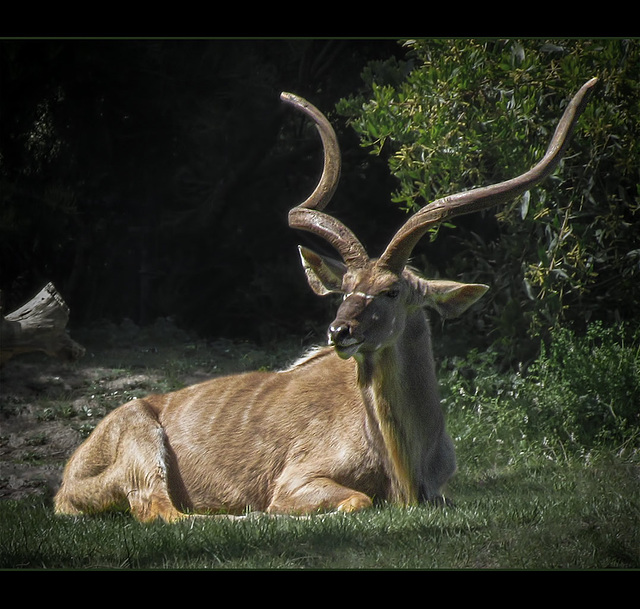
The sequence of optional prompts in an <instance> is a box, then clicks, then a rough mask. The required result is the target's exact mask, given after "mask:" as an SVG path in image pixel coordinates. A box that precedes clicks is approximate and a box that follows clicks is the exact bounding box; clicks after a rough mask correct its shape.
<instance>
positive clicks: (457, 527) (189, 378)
mask: <svg viewBox="0 0 640 609" xmlns="http://www.w3.org/2000/svg"><path fill="white" fill-rule="evenodd" d="M610 338H611V337H610ZM614 338H615V337H614ZM592 339H593V337H591V339H589V340H592ZM605 339H606V337H604V336H600V337H599V338H598V340H597V345H596V346H595V347H594V345H593V344H585V343H584V342H583V341H582V339H580V340H577V339H576V340H574V339H573V338H571V337H568V336H566V335H564V336H562V337H561V338H560V341H559V343H558V344H559V345H562V346H563V348H562V349H561V350H560V351H561V353H562V357H564V358H566V355H567V353H570V352H576V353H577V356H576V357H574V358H573V359H572V360H571V362H572V363H571V366H567V367H559V366H558V365H556V364H557V363H558V361H559V358H560V356H559V355H553V354H554V353H555V352H554V351H553V349H552V350H551V352H550V353H551V355H544V357H543V358H541V359H540V361H539V362H538V364H537V366H536V367H534V369H533V370H534V374H531V375H529V376H527V375H524V374H520V373H518V374H514V373H512V372H509V373H504V372H500V371H498V369H497V368H496V366H495V365H494V363H493V361H492V358H491V354H490V353H488V354H485V355H478V354H477V353H472V354H470V355H469V356H468V358H466V359H465V360H464V361H459V360H458V361H448V362H444V364H443V366H442V370H441V374H440V377H441V384H442V389H443V391H442V393H443V402H444V406H445V409H446V410H447V416H448V421H449V428H450V431H451V434H452V436H453V437H454V439H455V442H456V445H457V451H458V462H459V471H458V473H457V474H456V476H455V478H454V479H453V480H452V482H451V483H450V485H449V489H448V496H449V497H450V498H452V499H453V500H454V502H455V507H453V508H449V507H448V508H435V507H430V506H420V507H416V508H411V509H401V508H398V507H394V506H389V505H383V506H378V507H376V508H374V509H371V510H368V511H365V512H361V513H356V514H350V515H342V514H332V515H324V516H315V517H312V518H308V519H296V518H287V517H277V518H270V517H267V516H264V515H262V516H254V515H251V516H250V517H248V518H246V519H244V520H224V519H217V518H213V519H206V518H197V519H193V520H187V521H184V522H180V523H177V524H173V525H167V524H164V523H153V524H146V525H144V524H140V523H138V522H136V521H134V520H133V519H132V518H131V517H130V516H129V515H127V514H107V515H99V516H94V517H86V518H77V519H76V518H59V517H56V516H54V514H53V510H52V504H51V496H52V492H53V491H54V490H55V488H51V486H49V487H47V486H46V485H44V484H43V486H42V488H40V487H38V484H37V479H36V481H35V482H34V480H33V476H31V477H25V483H24V487H20V488H25V489H27V490H28V491H32V492H28V493H24V494H23V495H22V498H20V497H21V495H19V494H18V495H16V494H11V493H8V491H7V489H10V488H11V487H12V485H13V486H15V480H13V481H12V478H11V476H12V475H13V474H12V473H11V472H16V471H17V472H18V473H20V472H23V473H24V472H27V473H28V472H33V471H42V472H46V471H47V468H49V469H51V468H53V469H54V470H55V469H56V468H57V471H59V470H60V469H61V467H62V465H63V463H64V460H65V459H66V454H64V455H60V454H59V452H60V451H59V450H58V447H57V445H56V444H55V441H56V438H58V437H59V436H57V435H56V434H57V433H59V430H60V429H61V428H64V430H67V431H69V430H73V431H74V433H76V434H78V436H79V437H83V436H85V435H86V433H88V432H89V431H90V429H91V428H92V426H93V424H94V423H95V420H96V419H98V418H100V417H101V416H102V415H103V414H104V413H105V412H107V411H109V410H110V409H112V408H114V407H115V406H117V405H118V403H122V402H123V401H124V400H123V398H126V397H127V396H129V395H137V393H138V392H142V393H144V392H148V391H157V390H170V389H174V388H177V387H180V386H182V385H184V384H185V383H189V382H193V380H194V379H195V380H197V378H198V377H199V376H201V375H203V374H206V375H211V374H215V373H218V372H229V371H231V370H232V369H238V368H239V369H251V368H260V367H262V368H270V367H274V366H278V365H281V364H283V363H286V361H287V360H290V359H291V358H292V357H293V355H295V354H296V353H297V351H298V349H297V348H294V349H291V348H290V347H287V348H286V349H285V350H283V349H282V348H278V349H271V350H268V351H261V350H257V349H255V348H253V347H251V346H250V345H246V344H244V345H232V344H226V343H217V344H214V345H203V344H195V343H192V342H189V341H183V342H182V343H180V344H177V343H173V344H172V345H171V346H166V345H165V346H162V345H161V346H160V347H158V348H157V349H155V350H151V351H147V350H146V349H142V350H141V349H140V348H139V346H135V345H134V346H130V347H127V348H123V347H121V346H116V347H113V348H110V349H103V350H100V351H96V352H95V353H93V354H90V355H89V357H88V358H87V359H85V360H83V361H82V362H79V363H77V364H73V365H68V366H67V367H62V368H60V367H59V365H57V364H54V363H49V361H50V360H47V359H46V358H45V359H43V360H40V361H39V362H37V364H36V365H35V367H33V368H28V367H27V368H26V371H27V372H28V373H29V374H28V375H27V376H28V382H27V381H25V384H24V386H22V385H21V384H20V383H19V382H16V381H15V379H14V381H13V384H12V385H11V386H12V387H13V389H14V390H15V391H13V392H12V393H9V392H3V393H2V394H1V395H0V397H1V398H2V399H1V400H0V411H1V412H0V414H2V417H3V419H2V420H3V421H4V423H3V425H4V427H2V428H0V448H1V449H2V451H0V492H2V493H3V495H2V496H4V497H8V498H6V499H3V500H0V568H1V569H289V570H299V569H323V570H325V569H581V570H582V569H639V568H640V460H639V458H638V455H639V452H640V451H639V447H638V432H637V429H638V418H637V417H638V415H637V413H636V412H634V408H632V407H630V406H629V403H627V402H626V400H631V401H632V402H633V403H635V404H638V403H640V401H638V399H637V398H638V397H639V396H638V395H637V392H636V385H637V376H636V375H635V374H634V371H637V361H638V349H637V345H636V344H635V343H634V344H625V347H624V349H622V350H621V349H619V348H618V347H616V348H613V347H612V346H611V345H609V344H608V343H607V340H608V339H606V340H605ZM611 340H612V341H613V342H615V341H616V340H618V339H617V338H616V339H615V340H613V339H611ZM609 342H611V341H609ZM596 347H597V349H598V351H597V355H598V357H592V356H589V354H594V353H596V351H595V348H596ZM550 358H551V359H550ZM615 358H617V359H615ZM27 361H28V360H27ZM605 361H606V362H608V364H610V365H612V366H613V369H615V370H618V371H620V373H619V374H609V376H610V377H611V379H608V380H607V379H606V378H603V379H601V381H600V382H599V383H598V391H597V395H596V396H595V397H594V398H593V399H592V400H587V399H586V398H585V396H584V395H582V394H581V392H580V391H579V388H580V387H581V386H582V385H583V384H585V383H586V382H587V380H588V379H589V375H590V374H592V371H591V372H590V369H589V366H591V365H592V364H593V362H596V363H598V366H602V365H603V364H602V362H605ZM26 365H27V366H28V365H29V364H26ZM47 366H50V367H51V368H50V369H49V372H47ZM12 370H13V372H14V373H15V371H16V370H20V367H19V366H18V367H15V368H13V369H12ZM35 370H38V371H39V372H40V373H42V374H43V375H44V376H43V379H44V380H42V381H39V380H38V378H37V376H36V375H35V374H34V371H35ZM469 370H471V371H472V372H471V373H470V372H469ZM569 372H570V374H569ZM622 372H624V374H623V373H622ZM3 374H6V371H5V372H4V373H3ZM52 378H53V379H57V378H60V379H64V382H62V381H60V382H55V383H52V382H51V379H52ZM72 379H74V380H73V382H72ZM123 379H124V380H125V381H127V382H126V383H124V384H123ZM576 379H578V380H577V381H576ZM625 379H626V380H625ZM134 381H135V382H134ZM621 383H622V384H621ZM634 392H635V393H634ZM591 393H593V392H590V394H591ZM545 403H549V404H551V406H552V409H550V410H549V412H548V413H547V415H548V416H544V417H543V416H542V414H541V413H540V411H539V409H540V405H541V404H545ZM611 410H613V412H615V413H616V415H617V416H615V417H610V416H609V414H608V413H610V412H611ZM585 413H586V414H588V415H589V416H588V417H586V415H585ZM27 416H28V417H29V418H26V417H27ZM598 417H600V418H599V419H598ZM594 420H600V421H601V429H600V431H599V432H598V433H596V434H594V433H591V429H592V427H593V426H592V423H593V421H594ZM16 421H18V422H20V425H17V426H16V427H15V429H17V430H18V431H17V432H15V433H9V432H5V431H4V430H5V429H7V427H6V424H7V423H11V422H16ZM25 421H30V422H31V423H30V425H31V427H26V426H25V425H26V423H25ZM580 421H586V422H587V423H588V425H587V426H586V427H585V428H584V429H578V426H579V425H580ZM570 426H573V427H570ZM25 430H26V431H25ZM29 430H30V433H27V432H28V431H29ZM585 430H586V431H589V432H590V433H589V434H586V433H580V432H584V431H585ZM65 433H66V432H65ZM17 437H23V440H24V442H23V443H22V444H20V442H19V441H17V440H16V438H17ZM61 437H62V438H63V439H64V438H65V437H66V436H64V434H63V435H62V436H61ZM69 450H70V449H69ZM47 451H48V452H47ZM37 468H40V469H37ZM3 472H4V473H3Z"/></svg>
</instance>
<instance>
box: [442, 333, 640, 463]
mask: <svg viewBox="0 0 640 609" xmlns="http://www.w3.org/2000/svg"><path fill="white" fill-rule="evenodd" d="M498 358H499V356H498V354H497V352H496V350H488V351H483V352H481V351H478V350H474V351H472V352H470V353H469V354H468V356H466V357H465V358H453V359H449V360H445V361H443V363H442V366H441V368H442V369H441V374H440V377H441V386H442V396H443V403H444V405H445V407H446V408H447V410H448V417H449V427H450V430H451V433H452V435H453V436H454V438H455V440H456V443H457V445H458V448H459V449H460V450H461V451H462V452H464V453H465V454H466V455H467V458H468V457H469V456H470V457H471V458H472V459H474V460H486V459H489V460H508V461H510V462H514V461H517V460H518V459H519V458H520V457H525V456H526V457H530V456H531V455H532V454H539V455H544V456H547V457H553V458H559V457H569V456H586V455H589V454H591V452H592V451H594V450H596V451H597V450H598V449H599V448H605V447H606V448H608V449H611V448H613V449H615V450H617V451H618V453H619V454H620V455H621V456H624V457H626V458H637V457H638V456H640V331H638V330H637V329H636V330H632V329H631V328H630V327H628V326H626V325H623V324H618V325H615V326H610V327H607V326H604V325H603V324H601V323H600V322H594V323H593V324H590V325H589V327H588V330H587V332H586V333H585V334H581V335H580V334H577V333H574V332H571V331H569V330H567V329H562V328H560V329H556V330H554V331H553V333H552V338H551V342H550V345H549V346H548V347H545V348H543V350H542V353H541V355H540V356H539V357H538V359H537V360H536V361H535V362H534V363H533V365H532V366H531V368H530V369H529V370H528V371H526V372H525V371H523V370H519V371H517V372H513V371H507V372H501V371H500V369H499V366H498V365H497V362H498Z"/></svg>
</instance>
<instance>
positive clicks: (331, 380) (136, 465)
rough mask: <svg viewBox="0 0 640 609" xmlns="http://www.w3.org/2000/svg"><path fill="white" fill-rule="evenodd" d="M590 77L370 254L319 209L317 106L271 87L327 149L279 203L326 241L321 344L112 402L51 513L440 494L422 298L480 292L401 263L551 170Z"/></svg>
mask: <svg viewBox="0 0 640 609" xmlns="http://www.w3.org/2000/svg"><path fill="white" fill-rule="evenodd" d="M595 82H596V79H593V80H590V81H589V82H587V83H586V84H585V85H583V87H582V88H581V89H580V91H578V93H577V94H576V95H575V97H574V98H573V99H572V100H571V102H570V103H569V104H568V106H567V108H566V110H565V112H564V115H563V117H562V118H561V120H560V122H559V124H558V127H557V129H556V132H555V134H554V136H553V138H552V141H551V143H550V145H549V148H548V150H547V153H546V154H545V156H544V157H543V159H542V160H541V161H540V162H539V163H538V164H537V165H536V166H535V167H534V168H533V169H531V170H529V171H528V172H526V173H525V174H523V175H521V176H519V177H517V178H514V179H512V180H509V181H506V182H503V183H500V184H496V185H493V186H488V187H484V188H478V189H474V190H470V191H465V192H461V193H458V194H455V195H452V196H449V197H445V198H443V199H440V200H438V201H436V202H434V203H432V204H430V205H427V206H425V207H423V208H422V209H421V210H419V211H418V212H417V213H416V214H414V215H413V216H412V217H410V218H409V219H408V220H407V222H406V223H405V224H404V226H402V227H401V228H400V230H399V231H398V232H397V233H396V234H395V235H394V236H393V238H392V239H391V241H390V243H389V245H388V246H387V247H386V249H385V250H384V252H383V253H382V255H381V256H380V257H378V258H370V257H369V256H368V254H367V253H366V251H365V249H364V247H363V246H362V244H361V243H360V242H359V241H358V239H357V238H356V237H355V236H354V234H353V233H352V232H351V231H350V230H349V229H348V228H347V227H346V226H344V225H343V224H342V223H341V222H339V221H338V220H336V219H335V218H333V217H332V216H330V215H328V214H326V213H325V212H324V211H322V210H323V209H324V207H325V206H326V204H327V203H328V201H329V200H330V198H331V197H332V195H333V193H334V191H335V189H336V186H337V183H338V179H339V175H340V151H339V148H338V144H337V140H336V136H335V133H334V131H333V129H332V127H331V125H330V124H329V122H328V121H327V119H326V118H325V117H324V116H323V115H322V114H321V113H320V112H319V111H318V110H317V109H316V108H315V107H314V106H312V105H311V104H309V103H308V102H306V101H305V100H303V99H301V98H298V97H296V96H294V95H292V94H289V93H283V94H282V99H283V100H284V101H285V102H287V103H289V104H291V105H293V106H294V107H295V108H297V109H299V110H300V111H302V112H303V113H305V114H306V115H307V116H308V117H310V118H311V119H313V121H314V122H315V124H316V127H317V129H318V132H319V134H320V137H321V139H322V142H323V147H324V168H323V172H322V175H321V177H320V180H319V182H318V184H317V186H316V188H315V190H314V192H313V193H312V194H311V195H310V197H309V198H308V199H307V200H306V201H304V202H303V203H301V204H300V205H298V206H297V207H295V208H293V209H292V210H291V211H290V213H289V224H290V226H291V227H292V228H294V229H301V230H306V231H310V232H312V233H314V234H315V235H317V236H319V237H321V238H322V239H324V240H326V241H327V242H328V243H329V244H330V245H332V246H333V248H334V249H335V250H336V251H337V252H338V254H339V255H340V260H338V259H332V258H327V257H323V256H320V255H318V254H317V253H315V252H313V251H311V250H309V249H307V248H302V247H301V248H300V255H301V260H302V264H303V267H304V270H305V272H306V275H307V279H308V281H309V284H310V286H311V288H312V289H313V290H314V291H315V292H316V293H317V294H319V295H324V294H328V293H341V294H343V295H344V299H343V301H342V303H341V305H340V306H339V308H338V310H337V313H336V317H335V319H334V321H333V322H332V323H331V324H330V326H329V330H328V338H329V346H327V347H324V348H319V349H317V350H315V351H314V352H312V353H310V354H309V355H307V356H306V357H304V358H303V359H302V360H300V361H299V362H298V363H296V364H295V365H293V366H292V367H291V368H289V369H288V370H284V371H281V372H273V373H268V372H251V373H247V374H240V375H235V376H228V377H223V378H216V379H213V380H210V381H207V382H204V383H201V384H198V385H194V386H192V387H188V388H185V389H182V390H180V391H176V392H173V393H168V394H165V395H152V396H149V397H147V398H144V399H138V400H134V401H131V402H128V403H127V404H124V405H123V406H120V407H119V408H117V409H116V410H114V411H112V412H111V413H110V414H108V415H107V416H106V417H105V418H104V419H103V420H102V421H101V422H100V423H99V424H98V426H97V427H96V428H95V430H94V431H93V432H92V434H91V435H90V436H89V437H88V438H87V440H86V441H85V442H84V443H83V444H81V445H80V447H79V448H78V449H77V450H76V452H75V453H74V454H73V455H72V457H71V459H70V460H69V462H68V464H67V466H66V468H65V471H64V475H63V481H62V485H61V488H60V490H59V492H58V493H57V495H56V498H55V507H56V511H57V512H58V513H60V514H81V513H96V512H100V511H103V510H109V509H130V510H131V512H132V514H133V515H134V516H135V517H136V518H137V519H139V520H141V521H150V520H154V519H156V518H162V519H164V520H166V521H174V520H177V519H180V518H184V517H185V516H187V515H189V514H216V513H224V514H230V515H233V514H241V513H243V512H246V511H247V510H256V511H265V512H269V513H297V514H304V513H310V512H314V511H317V510H339V511H353V510H358V509H361V508H366V507H368V506H370V505H371V504H372V502H373V501H374V500H379V501H390V502H394V503H398V504H401V505H411V504H415V503H418V502H424V501H436V502H437V501H441V500H442V488H443V486H444V485H445V483H446V482H447V481H448V480H449V478H450V477H451V476H452V475H453V473H454V471H455V469H456V460H455V452H454V447H453V443H452V441H451V439H450V437H449V435H448V434H447V432H446V429H445V421H444V416H443V412H442V409H441V406H440V400H439V397H438V389H437V383H436V375H435V366H434V362H433V357H432V349H431V338H430V331H429V324H428V320H427V317H426V315H425V308H431V309H434V310H436V311H437V312H438V313H439V314H440V315H442V316H443V317H445V318H446V317H454V316H457V315H459V314H461V313H462V312H463V311H464V310H465V309H466V308H467V307H469V306H470V305H471V304H472V303H474V302H475V301H476V300H477V299H478V298H479V297H480V296H481V295H482V294H483V293H484V292H485V290H486V289H487V286H484V285H465V284H460V283H456V282H452V281H430V280H428V279H425V278H423V277H421V276H420V275H419V274H418V273H417V272H416V271H414V270H412V269H410V268H408V267H407V261H408V259H409V256H410V255H411V252H412V250H413V248H414V246H415V245H416V243H417V242H418V241H419V240H420V238H421V237H422V236H423V235H424V234H425V233H426V232H427V230H428V229H429V227H431V226H433V225H434V224H436V223H438V222H442V221H443V220H445V219H448V218H451V217H453V216H457V215H461V214H465V213H469V212H472V211H477V210H479V209H484V208H487V207H489V206H492V205H496V204H499V203H502V202H505V201H507V200H508V199H510V198H512V197H515V196H517V195H518V194H521V193H523V192H524V191H526V190H527V189H529V188H530V187H531V186H533V185H534V184H535V183H537V182H539V181H540V180H542V179H543V178H545V177H546V176H548V175H549V174H550V173H551V172H552V171H553V170H554V168H555V167H556V165H557V163H558V162H559V160H560V157H561V155H562V154H563V152H564V150H565V148H566V145H567V142H568V140H569V136H570V134H571V132H572V130H573V128H574V126H575V123H576V121H577V118H578V116H579V115H580V114H581V112H582V110H583V109H584V107H585V105H586V103H587V100H588V98H589V96H590V94H591V93H592V91H593V87H594V84H595Z"/></svg>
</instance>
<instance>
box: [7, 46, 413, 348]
mask: <svg viewBox="0 0 640 609" xmlns="http://www.w3.org/2000/svg"><path fill="white" fill-rule="evenodd" d="M401 52H402V51H401V48H400V47H399V46H398V45H397V44H396V42H395V41H392V40H371V41H366V40H363V41H348V40H3V41H0V77H1V79H2V80H1V83H0V87H1V88H0V91H1V94H0V95H1V97H0V103H1V106H0V121H1V123H0V128H1V129H0V160H1V166H0V185H1V188H0V196H1V208H0V244H1V245H0V247H1V251H0V260H1V265H2V266H1V275H0V289H1V290H2V292H3V298H4V310H5V312H6V311H8V310H11V309H12V308H13V307H15V306H17V305H19V304H21V303H22V302H24V301H25V300H27V299H28V298H29V297H30V296H32V294H33V293H35V292H36V291H37V290H38V289H39V288H40V287H41V285H42V284H44V283H46V282H47V281H53V282H54V283H55V284H56V286H57V287H58V288H59V289H60V291H61V292H62V294H63V295H64V297H65V299H66V301H67V302H68V303H69V305H70V306H71V309H72V320H71V323H72V324H85V323H88V322H91V321H95V320H101V319H112V320H116V321H119V320H121V319H123V318H131V319H133V320H134V321H135V322H137V323H139V324H141V325H144V324H146V323H149V322H151V321H153V320H154V319H155V318H157V317H167V316H172V317H174V318H175V319H176V320H177V322H178V323H179V324H180V325H182V326H183V327H186V328H189V329H193V330H196V331H198V332H200V333H202V334H207V335H215V336H243V337H248V338H253V339H260V338H277V337H279V336H282V335H284V334H286V333H291V332H295V333H296V334H298V335H300V334H302V332H304V331H305V328H307V324H310V323H320V324H323V323H325V322H326V317H327V316H326V314H325V313H324V307H326V303H324V302H323V301H319V299H317V298H315V297H314V296H313V295H312V294H311V293H310V290H309V289H308V287H307V286H306V283H305V281H304V279H303V277H302V273H301V270H300V267H299V264H298V260H297V251H296V244H297V243H298V241H299V240H300V239H303V240H306V239H307V238H308V237H306V236H305V235H296V234H294V233H293V231H291V230H290V229H289V228H288V226H287V220H286V214H287V211H288V209H289V208H290V207H292V206H293V205H295V204H296V203H297V202H298V201H299V200H300V199H301V198H303V197H304V196H305V195H306V194H307V193H308V192H309V191H310V189H311V188H312V187H313V185H314V183H315V180H317V177H318V174H319V171H320V168H321V145H320V140H319V138H318V137H317V134H316V133H315V129H313V127H312V126H310V125H309V124H307V122H305V121H304V120H303V119H301V117H300V116H298V115H296V114H295V113H294V112H292V111H291V110H290V109H287V108H286V107H284V105H283V104H282V103H281V102H280V100H279V94H280V92H281V91H282V90H290V91H294V92H296V93H298V94H300V95H303V96H305V97H307V98H308V99H309V100H311V101H313V103H315V104H316V105H317V106H318V107H319V108H321V109H322V110H323V111H325V112H327V113H328V114H331V110H332V108H333V107H334V106H335V104H336V102H337V101H338V99H340V98H341V97H342V96H344V95H346V94H348V93H349V92H350V91H352V90H353V89H354V87H357V86H358V84H359V82H360V77H359V75H360V72H361V70H362V68H363V66H364V65H365V64H366V62H367V61H369V60H371V59H376V58H379V59H383V58H387V57H389V56H390V55H393V54H394V53H401ZM334 118H335V117H334ZM336 129H337V131H338V132H339V137H340V139H341V143H342V146H343V154H344V174H343V175H344V178H343V181H342V184H341V188H340V192H339V194H338V196H337V197H336V199H335V201H334V204H333V208H334V209H335V210H337V212H338V213H341V214H344V216H345V217H348V221H352V220H354V219H357V218H358V216H359V215H360V213H361V210H362V208H363V205H362V203H363V201H369V199H374V200H376V201H380V203H379V206H380V207H381V208H382V209H384V210H385V211H386V212H387V213H390V212H394V210H393V208H392V206H390V205H389V192H390V186H389V185H388V184H387V180H388V179H389V178H388V177H387V171H386V168H384V167H383V168H382V172H380V173H379V174H378V173H377V172H376V166H380V167H381V166H382V164H381V163H379V162H376V160H374V159H371V158H370V157H367V156H366V154H365V153H364V152H362V151H360V149H359V146H358V143H357V139H356V137H355V135H354V134H352V133H350V132H347V133H344V132H343V123H342V122H341V121H337V122H336ZM395 213H396V214H397V211H395ZM376 220H377V221H380V222H384V221H385V219H384V214H383V213H382V214H380V215H378V214H377V212H376ZM354 224H356V222H354ZM307 320H309V321H307ZM301 330H302V332H301ZM307 330H312V328H307Z"/></svg>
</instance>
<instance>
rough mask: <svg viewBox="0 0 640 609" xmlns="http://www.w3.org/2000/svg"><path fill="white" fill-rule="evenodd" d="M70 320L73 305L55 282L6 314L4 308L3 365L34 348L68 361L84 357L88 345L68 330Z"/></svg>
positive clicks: (1, 323) (0, 324) (0, 339)
mask: <svg viewBox="0 0 640 609" xmlns="http://www.w3.org/2000/svg"><path fill="white" fill-rule="evenodd" d="M68 321H69V307H68V306H67V304H66V303H65V301H64V300H63V299H62V296H60V294H59V293H58V290H56V288H55V287H54V285H53V284H52V283H49V284H47V285H46V286H45V287H44V288H42V290H40V292H38V294H36V295H35V296H34V297H33V298H32V299H31V300H30V301H29V302H27V303H26V304H25V305H23V306H22V307H20V308H19V309H16V310H15V311H13V313H10V314H9V315H7V316H6V317H2V316H1V311H0V366H2V365H3V364H5V363H6V362H7V361H9V360H10V359H11V358H12V357H14V356H16V355H20V354H21V353H30V352H33V351H44V352H45V353H46V354H47V355H50V356H52V357H58V358H60V359H64V360H67V361H71V360H75V359H78V358H80V357H82V356H83V355H84V353H85V349H84V347H82V346H80V345H79V344H78V343H76V342H75V341H73V340H71V338H70V337H69V335H68V334H67V333H66V330H65V327H66V325H67V322H68Z"/></svg>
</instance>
